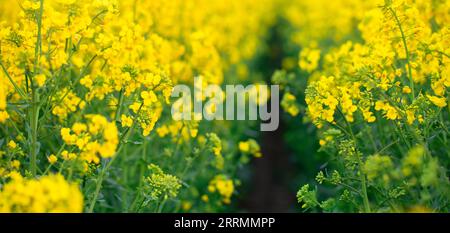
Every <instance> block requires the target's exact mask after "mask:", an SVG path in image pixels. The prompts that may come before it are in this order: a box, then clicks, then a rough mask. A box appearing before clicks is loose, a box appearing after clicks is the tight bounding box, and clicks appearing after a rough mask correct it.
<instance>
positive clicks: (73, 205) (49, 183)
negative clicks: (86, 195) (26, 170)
mask: <svg viewBox="0 0 450 233" xmlns="http://www.w3.org/2000/svg"><path fill="white" fill-rule="evenodd" d="M82 210H83V196H82V195H81V192H80V189H79V188H78V186H77V185H75V184H70V183H68V182H67V181H66V180H65V179H64V177H63V176H62V175H48V176H43V177H40V178H39V179H26V178H23V177H21V176H20V175H16V176H14V177H13V178H12V180H11V181H10V182H8V183H7V184H5V185H4V186H3V187H2V188H1V191H0V212H17V213H50V212H51V213H64V212H75V213H78V212H82Z"/></svg>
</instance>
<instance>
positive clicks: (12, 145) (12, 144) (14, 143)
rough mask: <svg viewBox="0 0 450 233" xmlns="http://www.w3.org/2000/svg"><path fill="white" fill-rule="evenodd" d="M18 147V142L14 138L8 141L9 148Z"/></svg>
mask: <svg viewBox="0 0 450 233" xmlns="http://www.w3.org/2000/svg"><path fill="white" fill-rule="evenodd" d="M16 147H17V144H16V142H14V141H13V140H10V141H9V142H8V148H9V149H16Z"/></svg>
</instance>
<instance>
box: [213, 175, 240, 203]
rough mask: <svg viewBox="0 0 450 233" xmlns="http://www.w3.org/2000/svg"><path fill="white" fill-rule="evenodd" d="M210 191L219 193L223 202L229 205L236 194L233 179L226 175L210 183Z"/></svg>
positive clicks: (218, 176) (216, 177)
mask: <svg viewBox="0 0 450 233" xmlns="http://www.w3.org/2000/svg"><path fill="white" fill-rule="evenodd" d="M208 190H209V191H210V192H216V191H217V192H218V193H219V194H220V195H221V196H222V202H223V203H225V204H229V203H230V202H231V200H230V198H231V196H232V195H233V192H234V184H233V181H232V180H231V179H228V178H227V177H226V176H224V175H217V176H215V177H214V179H212V180H211V181H210V182H209V185H208Z"/></svg>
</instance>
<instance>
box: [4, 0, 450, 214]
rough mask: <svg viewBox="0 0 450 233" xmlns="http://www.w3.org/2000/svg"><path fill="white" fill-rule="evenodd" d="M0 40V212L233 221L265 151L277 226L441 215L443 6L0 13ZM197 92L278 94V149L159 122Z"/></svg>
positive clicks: (101, 3) (79, 4)
mask: <svg viewBox="0 0 450 233" xmlns="http://www.w3.org/2000/svg"><path fill="white" fill-rule="evenodd" d="M0 25H1V27H0V68H1V69H0V212H19V213H28V212H38V213H42V212H57V213H61V212H87V213H91V212H247V211H251V210H248V209H246V208H245V204H243V203H245V202H247V201H248V200H251V199H252V198H255V197H252V196H251V195H258V193H254V192H251V191H250V189H251V187H252V180H254V177H255V174H256V173H255V166H253V165H254V163H255V162H258V161H263V160H265V159H267V157H268V156H269V155H268V154H267V153H269V152H268V151H270V150H267V149H266V148H267V147H270V146H271V147H281V146H282V147H283V148H284V149H285V151H287V152H286V153H282V154H276V155H273V154H272V155H270V156H277V157H286V158H287V159H288V160H287V161H288V163H289V169H291V170H294V171H295V174H297V175H296V176H293V177H292V176H290V177H289V178H285V179H284V180H280V181H279V182H280V183H283V184H287V185H286V186H287V187H286V190H288V191H287V192H288V195H290V196H291V197H292V199H295V200H296V201H295V202H294V203H292V205H291V206H290V207H289V208H287V209H286V211H287V212H305V211H306V212H354V213H362V212H449V210H450V183H449V182H450V181H449V171H448V169H449V168H450V132H449V131H450V119H449V115H450V106H449V104H448V102H449V98H450V97H449V91H450V88H449V87H450V27H449V25H450V1H449V0H376V1H363V0H335V1H327V0H316V1H306V0H291V1H290V0H239V1H237V0H229V1H222V0H170V1H166V0H134V1H117V0H90V1H87V0H14V1H9V0H0ZM195 77H201V78H202V82H201V83H200V86H205V87H206V86H207V85H211V84H213V85H218V86H221V87H224V86H225V85H229V84H233V85H238V84H240V85H250V84H253V85H256V86H258V85H278V86H279V89H280V101H279V105H280V119H279V120H280V122H281V124H282V125H283V127H282V132H281V130H280V132H281V136H279V140H281V141H282V142H283V143H282V145H280V144H275V143H274V145H272V144H271V143H270V141H269V143H267V140H266V141H263V140H262V138H263V136H264V135H267V134H270V132H261V131H260V127H259V124H260V122H259V121H254V120H244V121H242V120H215V121H214V120H213V121H210V120H205V119H198V118H196V117H193V119H192V120H176V119H174V118H173V114H172V112H171V107H172V105H173V103H174V102H175V101H176V99H174V98H173V97H172V96H171V95H172V90H173V87H175V86H177V85H179V84H185V85H187V86H192V85H193V82H194V78H195ZM254 94H257V95H258V93H254ZM266 94H267V93H266ZM259 96H262V97H260V98H259V101H258V103H257V105H259V106H261V105H263V104H264V103H265V102H266V101H270V95H262V94H261V93H259ZM249 98H250V97H249ZM207 100H208V99H207V98H203V99H202V101H204V102H206V101H207ZM208 107H209V108H208V109H206V110H205V111H206V112H214V111H216V110H217V106H215V105H208ZM277 135H279V134H277ZM263 142H264V143H263ZM286 170H287V169H286ZM282 177H283V176H282ZM259 185H264V184H259ZM267 185H269V184H267ZM269 195H270V194H269ZM273 198H277V197H276V196H275V195H274V197H273Z"/></svg>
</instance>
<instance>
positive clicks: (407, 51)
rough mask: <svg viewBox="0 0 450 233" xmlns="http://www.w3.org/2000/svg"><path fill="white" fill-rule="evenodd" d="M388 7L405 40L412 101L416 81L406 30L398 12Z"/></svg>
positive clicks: (403, 40) (404, 45)
mask: <svg viewBox="0 0 450 233" xmlns="http://www.w3.org/2000/svg"><path fill="white" fill-rule="evenodd" d="M388 9H389V10H390V11H391V13H392V15H393V16H394V18H395V21H396V23H397V26H398V29H399V30H400V33H401V35H402V42H403V47H404V49H405V54H406V62H407V64H408V77H409V85H410V86H411V101H413V100H414V97H415V94H414V81H413V78H412V69H411V61H410V58H409V50H408V45H407V44H406V36H405V32H404V31H403V27H402V24H401V22H400V19H399V18H398V16H397V13H395V11H394V9H392V7H388Z"/></svg>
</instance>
